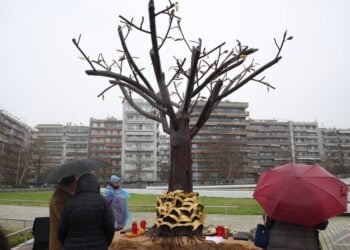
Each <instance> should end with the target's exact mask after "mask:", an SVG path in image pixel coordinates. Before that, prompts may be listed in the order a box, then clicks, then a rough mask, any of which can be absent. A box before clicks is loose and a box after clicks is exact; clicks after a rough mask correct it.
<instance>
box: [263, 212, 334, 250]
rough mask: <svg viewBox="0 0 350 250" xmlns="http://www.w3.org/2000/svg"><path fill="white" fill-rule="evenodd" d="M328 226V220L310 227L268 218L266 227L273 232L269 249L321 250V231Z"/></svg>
mask: <svg viewBox="0 0 350 250" xmlns="http://www.w3.org/2000/svg"><path fill="white" fill-rule="evenodd" d="M327 225H328V220H326V221H324V222H322V223H320V224H318V225H315V226H313V227H308V226H304V225H300V224H295V223H291V222H287V221H280V220H273V219H271V218H270V217H267V219H266V226H267V228H270V230H271V231H270V236H269V243H268V247H267V249H268V250H278V249H284V250H288V249H293V250H296V249H300V250H320V249H321V244H320V240H319V230H325V229H326V228H327Z"/></svg>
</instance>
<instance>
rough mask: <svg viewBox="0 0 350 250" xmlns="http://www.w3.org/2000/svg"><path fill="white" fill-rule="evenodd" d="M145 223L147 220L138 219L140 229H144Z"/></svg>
mask: <svg viewBox="0 0 350 250" xmlns="http://www.w3.org/2000/svg"><path fill="white" fill-rule="evenodd" d="M146 225H147V222H146V221H145V220H141V221H140V227H141V228H142V229H146Z"/></svg>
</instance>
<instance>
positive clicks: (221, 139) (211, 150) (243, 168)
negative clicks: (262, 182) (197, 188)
mask: <svg viewBox="0 0 350 250" xmlns="http://www.w3.org/2000/svg"><path fill="white" fill-rule="evenodd" d="M204 105H205V103H204V102H199V103H198V104H197V105H196V107H195V108H194V110H193V112H192V114H191V120H190V122H191V125H193V124H195V123H196V121H197V119H198V117H199V115H200V113H201V111H202V109H203V107H204ZM247 108H248V103H246V102H221V103H220V104H219V105H218V106H217V107H216V108H215V110H214V111H213V112H212V113H211V116H210V118H209V119H208V121H207V122H206V124H205V125H204V126H203V127H202V128H201V130H200V131H199V132H198V134H197V135H196V136H195V137H194V138H193V140H192V160H193V164H192V171H193V181H194V183H195V184H215V183H216V182H220V183H231V182H233V179H235V178H237V177H249V175H250V174H249V173H248V171H247V162H246V160H247V159H246V156H247V150H246V145H247V125H248V122H247V120H246V119H247V117H248V116H249V113H248V112H247V111H246V109H247Z"/></svg>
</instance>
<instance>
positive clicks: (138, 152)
mask: <svg viewBox="0 0 350 250" xmlns="http://www.w3.org/2000/svg"><path fill="white" fill-rule="evenodd" d="M134 103H135V104H136V105H138V106H139V107H141V108H142V109H143V110H145V111H146V112H150V111H152V106H151V105H149V104H148V103H146V102H145V101H143V100H134ZM158 126H159V125H158V123H157V122H156V121H154V120H151V119H149V118H147V117H145V116H143V115H141V114H139V113H138V112H137V111H136V110H135V109H134V108H133V107H132V106H131V105H130V104H129V103H128V102H126V101H125V102H124V103H123V143H122V145H123V147H122V177H123V179H124V180H129V181H130V182H133V183H135V182H138V183H140V182H141V183H142V182H156V181H157V179H158V177H157V134H158Z"/></svg>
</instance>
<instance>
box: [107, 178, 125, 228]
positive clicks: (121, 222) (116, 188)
mask: <svg viewBox="0 0 350 250" xmlns="http://www.w3.org/2000/svg"><path fill="white" fill-rule="evenodd" d="M121 184H122V181H121V179H120V178H119V177H118V176H116V175H112V176H111V179H110V184H109V185H108V186H107V187H106V189H105V191H104V194H103V196H104V198H105V199H106V202H107V204H108V206H109V207H110V208H111V209H112V211H113V215H114V228H115V230H116V231H119V230H122V229H123V228H124V226H125V224H126V223H127V221H128V220H129V218H130V213H129V211H128V202H127V199H128V198H129V197H130V195H129V193H128V192H126V191H125V190H124V189H123V188H122V187H121Z"/></svg>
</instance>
